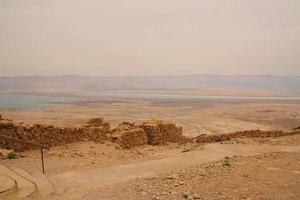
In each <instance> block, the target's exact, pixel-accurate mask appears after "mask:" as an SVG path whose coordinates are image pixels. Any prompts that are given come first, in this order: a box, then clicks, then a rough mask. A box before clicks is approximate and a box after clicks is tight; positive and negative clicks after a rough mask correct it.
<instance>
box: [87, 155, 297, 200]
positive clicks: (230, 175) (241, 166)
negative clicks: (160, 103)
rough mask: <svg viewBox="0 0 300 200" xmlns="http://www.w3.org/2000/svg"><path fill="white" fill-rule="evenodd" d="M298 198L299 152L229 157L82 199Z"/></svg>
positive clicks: (123, 184)
mask: <svg viewBox="0 0 300 200" xmlns="http://www.w3.org/2000/svg"><path fill="white" fill-rule="evenodd" d="M99 197H100V198H101V199H162V200H164V199H165V200H167V199H247V200H250V199H282V200H286V199H291V200H292V199H294V200H297V199H299V198H300V153H282V152H281V153H267V154H263V155H259V156H249V157H230V158H227V159H224V160H221V161H218V162H212V163H209V164H204V165H199V166H195V167H191V168H187V169H182V170H179V171H175V172H170V173H166V174H160V175H159V176H154V177H151V178H140V179H135V180H132V181H129V182H126V183H121V184H118V185H114V186H107V187H103V188H101V189H99V190H97V191H96V192H93V193H90V194H88V195H86V196H84V197H83V198H82V199H85V200H92V199H93V200H94V199H99Z"/></svg>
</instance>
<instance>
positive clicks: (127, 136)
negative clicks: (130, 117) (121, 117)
mask: <svg viewBox="0 0 300 200" xmlns="http://www.w3.org/2000/svg"><path fill="white" fill-rule="evenodd" d="M112 141H113V142H116V143H118V144H120V145H121V147H124V148H131V147H133V146H139V145H144V144H147V143H148V138H147V134H146V132H145V130H144V129H142V128H140V127H137V126H136V125H135V124H134V123H130V122H122V123H121V124H119V126H118V127H117V128H115V129H114V130H113V131H112Z"/></svg>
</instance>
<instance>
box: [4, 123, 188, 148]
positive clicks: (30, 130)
mask: <svg viewBox="0 0 300 200" xmlns="http://www.w3.org/2000/svg"><path fill="white" fill-rule="evenodd" d="M0 134H1V135H5V136H10V137H14V138H17V139H22V140H26V141H29V142H34V143H39V144H44V145H48V146H50V147H51V146H57V145H65V144H69V143H75V142H81V141H95V142H98V141H103V140H107V141H112V142H116V143H118V144H120V146H121V147H123V148H130V147H133V146H138V145H144V144H153V145H157V144H164V143H166V142H178V141H180V140H181V139H182V137H183V136H182V127H178V126H176V124H174V123H171V122H166V121H161V120H149V121H146V122H144V123H143V124H142V125H140V126H137V125H135V124H134V123H130V122H122V123H121V124H119V126H118V127H117V128H115V129H113V130H111V128H110V124H109V123H107V122H104V120H103V118H94V119H91V120H89V121H88V122H87V123H86V124H85V125H84V126H83V127H81V128H62V127H55V126H51V125H40V124H35V125H24V124H18V123H14V122H13V121H11V120H0ZM0 148H6V149H14V150H15V151H25V150H30V149H31V148H32V147H29V146H24V145H20V144H16V143H13V142H8V141H4V140H2V141H0Z"/></svg>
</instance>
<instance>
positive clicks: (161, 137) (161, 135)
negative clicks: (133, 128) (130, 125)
mask: <svg viewBox="0 0 300 200" xmlns="http://www.w3.org/2000/svg"><path fill="white" fill-rule="evenodd" d="M140 127H141V128H143V129H144V130H145V131H146V134H147V138H148V144H152V145H158V144H164V143H166V142H179V141H181V140H182V139H183V135H182V127H180V126H177V125H176V124H175V123H172V122H168V121H162V120H148V121H146V122H144V123H143V124H142V125H140Z"/></svg>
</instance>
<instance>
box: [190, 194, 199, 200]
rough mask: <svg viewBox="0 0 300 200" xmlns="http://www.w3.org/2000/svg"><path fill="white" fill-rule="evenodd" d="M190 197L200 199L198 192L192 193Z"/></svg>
mask: <svg viewBox="0 0 300 200" xmlns="http://www.w3.org/2000/svg"><path fill="white" fill-rule="evenodd" d="M192 197H193V198H194V199H200V198H201V196H200V195H199V194H193V195H192Z"/></svg>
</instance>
